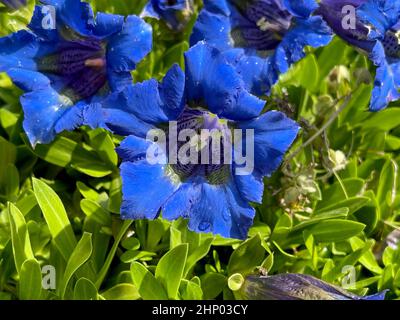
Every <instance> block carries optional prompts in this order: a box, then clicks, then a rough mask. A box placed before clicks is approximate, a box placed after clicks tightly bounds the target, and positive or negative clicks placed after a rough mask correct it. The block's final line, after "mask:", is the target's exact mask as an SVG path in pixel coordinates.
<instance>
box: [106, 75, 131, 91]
mask: <svg viewBox="0 0 400 320" xmlns="http://www.w3.org/2000/svg"><path fill="white" fill-rule="evenodd" d="M107 79H108V84H109V86H110V89H111V91H120V90H123V89H124V88H125V87H127V86H129V85H131V84H132V82H133V79H132V74H131V72H130V71H114V70H107Z"/></svg>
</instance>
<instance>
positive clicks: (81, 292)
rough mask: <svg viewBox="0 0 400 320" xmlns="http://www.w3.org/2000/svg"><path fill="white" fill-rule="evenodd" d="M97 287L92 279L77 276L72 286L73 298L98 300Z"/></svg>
mask: <svg viewBox="0 0 400 320" xmlns="http://www.w3.org/2000/svg"><path fill="white" fill-rule="evenodd" d="M97 298H98V296H97V289H96V287H95V285H94V284H93V282H92V281H90V280H89V279H86V278H79V279H78V281H77V282H76V284H75V288H74V300H98V299H97Z"/></svg>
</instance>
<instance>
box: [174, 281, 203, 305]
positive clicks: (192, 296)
mask: <svg viewBox="0 0 400 320" xmlns="http://www.w3.org/2000/svg"><path fill="white" fill-rule="evenodd" d="M179 295H180V296H181V298H182V299H183V300H202V299H203V291H202V290H201V287H200V286H199V285H198V284H197V283H195V282H193V281H189V280H186V279H182V282H181V285H180V287H179Z"/></svg>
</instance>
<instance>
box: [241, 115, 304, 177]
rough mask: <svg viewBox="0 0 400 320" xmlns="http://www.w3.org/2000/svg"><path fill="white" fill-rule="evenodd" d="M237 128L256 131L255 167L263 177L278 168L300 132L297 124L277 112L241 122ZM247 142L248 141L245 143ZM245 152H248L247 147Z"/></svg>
mask: <svg viewBox="0 0 400 320" xmlns="http://www.w3.org/2000/svg"><path fill="white" fill-rule="evenodd" d="M237 126H238V128H240V129H242V130H245V129H253V130H254V166H255V169H256V171H257V172H258V173H259V174H261V175H262V176H269V175H271V174H272V173H273V172H274V171H275V170H276V169H277V168H278V166H279V165H280V164H281V162H282V159H283V156H284V154H285V153H286V151H287V150H288V148H289V147H290V146H291V144H292V143H293V141H294V140H295V138H296V136H297V133H298V131H299V126H298V124H297V123H296V122H294V121H293V120H291V119H289V118H287V117H286V116H285V115H284V114H283V113H281V112H277V111H270V112H267V113H264V114H263V115H262V116H260V117H258V118H256V119H253V120H250V121H246V122H239V123H238V124H237ZM245 142H246V139H244V141H243V143H245ZM243 150H246V149H245V146H243Z"/></svg>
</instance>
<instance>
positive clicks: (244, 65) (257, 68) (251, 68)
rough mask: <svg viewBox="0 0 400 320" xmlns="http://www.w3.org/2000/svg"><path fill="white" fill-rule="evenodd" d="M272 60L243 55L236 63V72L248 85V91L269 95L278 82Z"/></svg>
mask: <svg viewBox="0 0 400 320" xmlns="http://www.w3.org/2000/svg"><path fill="white" fill-rule="evenodd" d="M270 61H271V58H270V57H267V58H260V57H258V56H255V55H246V54H242V55H241V56H240V58H239V59H238V61H237V62H236V63H235V66H236V71H237V72H238V73H239V74H240V76H241V77H242V79H243V81H244V82H245V84H246V88H247V90H249V91H250V92H252V93H253V94H257V95H265V94H267V95H268V94H269V92H270V90H271V87H272V85H273V84H275V83H276V81H278V73H277V72H274V70H273V68H272V66H271V62H270Z"/></svg>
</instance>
